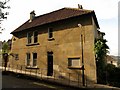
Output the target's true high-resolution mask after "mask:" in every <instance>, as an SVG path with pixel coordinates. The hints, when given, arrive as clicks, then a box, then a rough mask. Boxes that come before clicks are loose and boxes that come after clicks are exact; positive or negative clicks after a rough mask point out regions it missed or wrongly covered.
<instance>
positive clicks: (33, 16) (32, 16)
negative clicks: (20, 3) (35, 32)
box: [30, 10, 36, 22]
mask: <svg viewBox="0 0 120 90" xmlns="http://www.w3.org/2000/svg"><path fill="white" fill-rule="evenodd" d="M35 15H36V14H35V11H34V10H33V11H32V12H30V22H32V21H33V19H34V18H35Z"/></svg>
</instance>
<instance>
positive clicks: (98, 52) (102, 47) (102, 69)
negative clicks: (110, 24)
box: [95, 38, 109, 83]
mask: <svg viewBox="0 0 120 90" xmlns="http://www.w3.org/2000/svg"><path fill="white" fill-rule="evenodd" d="M106 42H107V40H106V39H104V38H99V39H96V40H95V56H96V67H97V81H98V83H106V82H104V80H105V79H106V55H107V53H108V52H109V51H108V49H109V47H108V46H107V44H106Z"/></svg>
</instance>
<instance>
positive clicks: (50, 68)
mask: <svg viewBox="0 0 120 90" xmlns="http://www.w3.org/2000/svg"><path fill="white" fill-rule="evenodd" d="M52 75H53V52H48V53H47V76H52Z"/></svg>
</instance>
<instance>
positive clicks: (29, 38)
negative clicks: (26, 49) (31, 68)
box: [27, 32, 32, 44]
mask: <svg viewBox="0 0 120 90" xmlns="http://www.w3.org/2000/svg"><path fill="white" fill-rule="evenodd" d="M27 40H28V44H30V43H32V32H30V33H27Z"/></svg>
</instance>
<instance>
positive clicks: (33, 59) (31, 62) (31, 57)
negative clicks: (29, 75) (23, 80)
mask: <svg viewBox="0 0 120 90" xmlns="http://www.w3.org/2000/svg"><path fill="white" fill-rule="evenodd" d="M26 65H27V66H30V67H35V66H37V53H27V54H26Z"/></svg>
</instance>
